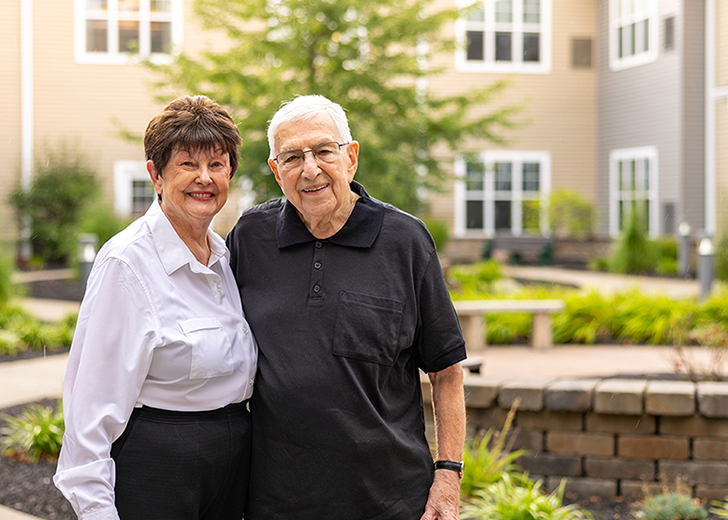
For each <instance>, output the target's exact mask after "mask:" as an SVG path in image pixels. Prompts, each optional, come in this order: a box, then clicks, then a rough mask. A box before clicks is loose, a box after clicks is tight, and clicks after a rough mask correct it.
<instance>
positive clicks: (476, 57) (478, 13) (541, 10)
mask: <svg viewBox="0 0 728 520" xmlns="http://www.w3.org/2000/svg"><path fill="white" fill-rule="evenodd" d="M466 2H470V4H469V5H470V8H469V11H468V13H469V14H468V16H467V18H464V19H461V20H459V21H458V22H457V25H456V31H457V34H458V39H459V41H460V42H461V49H460V50H459V51H458V52H457V54H456V59H455V61H456V66H457V68H458V70H460V71H464V72H524V73H529V72H530V73H545V72H549V70H550V68H551V58H550V57H551V0H478V1H477V3H475V4H473V3H472V0H460V6H461V7H466V6H468V4H467V3H466Z"/></svg>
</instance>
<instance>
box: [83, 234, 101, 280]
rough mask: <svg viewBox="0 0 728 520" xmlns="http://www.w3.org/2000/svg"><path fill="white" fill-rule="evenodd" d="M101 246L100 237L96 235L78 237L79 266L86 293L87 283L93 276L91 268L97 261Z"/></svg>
mask: <svg viewBox="0 0 728 520" xmlns="http://www.w3.org/2000/svg"><path fill="white" fill-rule="evenodd" d="M98 245H99V237H98V235H96V234H94V233H83V234H81V235H79V237H78V264H79V268H80V269H81V284H82V286H83V292H84V293H85V292H86V282H87V281H88V275H89V274H91V267H92V266H93V265H94V260H95V259H96V248H97V247H98Z"/></svg>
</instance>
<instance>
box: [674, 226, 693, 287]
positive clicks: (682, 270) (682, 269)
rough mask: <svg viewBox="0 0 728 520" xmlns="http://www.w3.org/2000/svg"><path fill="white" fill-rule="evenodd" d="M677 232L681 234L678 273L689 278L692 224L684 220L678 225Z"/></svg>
mask: <svg viewBox="0 0 728 520" xmlns="http://www.w3.org/2000/svg"><path fill="white" fill-rule="evenodd" d="M677 232H678V234H679V235H680V243H679V244H678V251H677V266H678V274H679V275H680V276H681V277H682V278H687V276H688V273H690V243H689V240H690V224H688V223H687V222H686V221H684V220H683V221H682V222H680V225H679V226H678V227H677Z"/></svg>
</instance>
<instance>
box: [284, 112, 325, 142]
mask: <svg viewBox="0 0 728 520" xmlns="http://www.w3.org/2000/svg"><path fill="white" fill-rule="evenodd" d="M338 136H339V132H338V129H337V128H336V125H335V124H334V121H333V119H331V117H330V116H329V115H328V114H325V113H322V114H317V115H316V116H314V117H313V118H311V119H309V120H305V121H289V122H287V123H284V124H282V125H281V126H280V127H279V128H278V130H277V131H276V147H277V148H278V149H279V150H283V149H289V150H292V149H298V148H301V147H303V146H307V147H310V146H316V145H317V144H321V143H326V142H331V141H337V140H338V139H339V137H338Z"/></svg>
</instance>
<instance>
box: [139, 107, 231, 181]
mask: <svg viewBox="0 0 728 520" xmlns="http://www.w3.org/2000/svg"><path fill="white" fill-rule="evenodd" d="M240 143H241V138H240V132H239V131H238V127H237V126H236V125H235V121H233V118H232V117H230V114H228V113H227V111H226V110H225V109H224V108H223V107H221V106H220V105H218V104H217V103H215V102H214V101H213V100H211V99H210V98H208V97H206V96H183V97H181V98H178V99H175V100H174V101H172V102H171V103H170V104H168V105H167V106H166V107H164V109H163V110H162V111H161V112H160V113H159V114H158V115H157V116H155V117H154V118H153V119H152V120H151V121H150V122H149V125H147V130H146V132H144V153H145V154H146V157H147V160H151V161H152V162H153V163H154V167H155V168H156V170H157V171H158V172H160V174H161V173H162V171H163V170H164V167H165V166H167V162H169V158H170V157H171V156H172V151H173V150H175V149H182V150H188V151H196V150H200V149H209V150H216V151H217V150H222V152H223V153H225V152H227V153H228V154H230V166H232V170H230V177H232V176H233V175H234V174H235V171H236V170H237V169H238V156H239V154H240Z"/></svg>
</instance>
